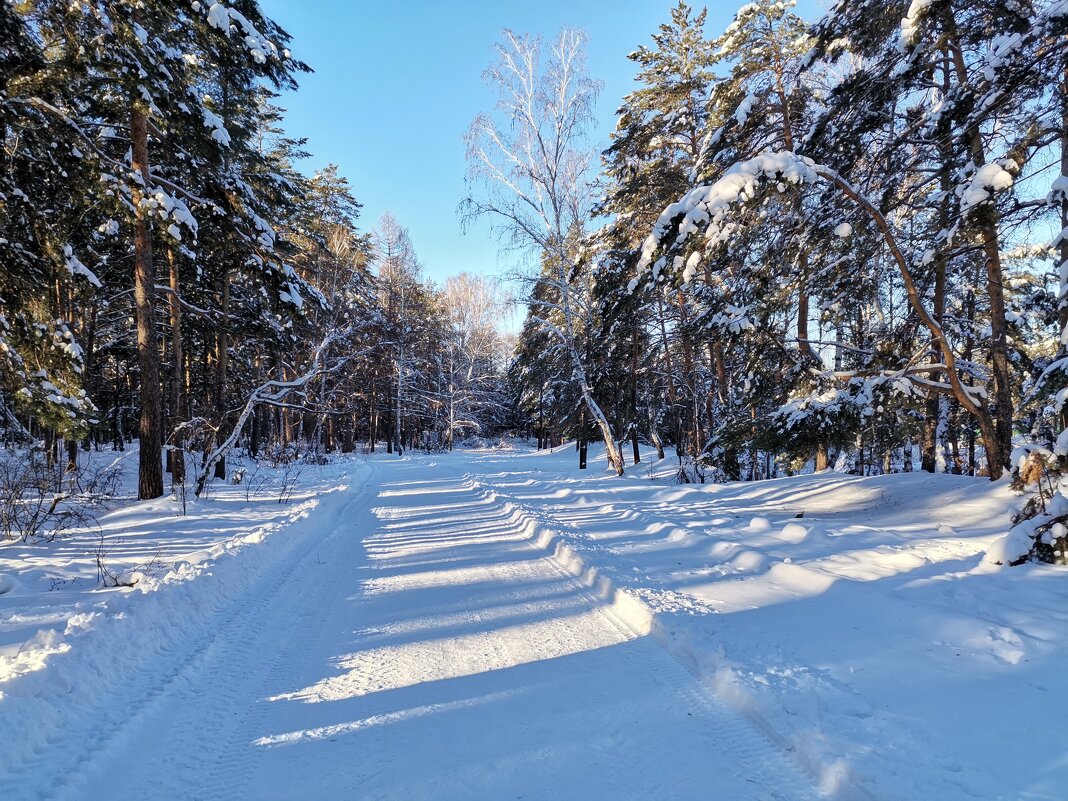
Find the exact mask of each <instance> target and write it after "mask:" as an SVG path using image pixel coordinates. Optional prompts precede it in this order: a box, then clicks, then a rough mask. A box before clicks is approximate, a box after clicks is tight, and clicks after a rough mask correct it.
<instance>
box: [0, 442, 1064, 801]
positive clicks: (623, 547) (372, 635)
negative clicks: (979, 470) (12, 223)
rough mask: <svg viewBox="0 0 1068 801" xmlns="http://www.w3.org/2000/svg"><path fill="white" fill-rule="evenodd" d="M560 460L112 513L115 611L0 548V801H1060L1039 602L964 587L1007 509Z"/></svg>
mask: <svg viewBox="0 0 1068 801" xmlns="http://www.w3.org/2000/svg"><path fill="white" fill-rule="evenodd" d="M575 461H576V460H575V454H574V451H573V450H570V449H567V448H564V449H559V450H558V451H557V452H555V453H541V454H534V453H530V452H529V451H525V450H482V451H470V452H457V453H453V454H449V455H442V456H422V455H415V456H412V457H410V458H408V457H406V458H404V459H403V460H398V459H396V458H395V457H388V456H384V455H380V456H376V457H374V458H373V459H370V460H366V459H363V460H361V459H354V460H351V461H345V462H339V463H338V464H335V465H330V466H327V467H324V468H319V469H314V470H308V471H307V472H305V474H304V475H302V476H301V478H300V487H299V489H298V490H297V491H296V493H295V496H294V499H293V501H292V502H291V503H290V504H279V503H277V502H276V498H275V497H274V496H273V495H271V494H269V493H267V492H264V493H262V494H261V497H258V498H257V497H252V498H249V499H246V497H245V494H244V490H243V489H242V488H240V487H230V486H227V487H225V488H223V487H219V488H218V489H217V490H216V492H215V495H214V497H213V498H212V499H211V500H209V501H206V502H200V503H197V504H193V505H191V506H190V507H189V510H188V514H187V515H186V516H184V517H177V516H175V511H176V510H175V504H174V502H173V501H170V500H167V501H159V502H154V503H151V504H138V505H134V506H131V507H128V508H126V509H123V510H121V511H116V512H113V513H112V514H111V515H108V516H106V517H105V518H103V519H102V520H101V524H102V526H103V528H104V529H105V531H106V532H107V537H108V538H111V539H113V540H114V542H113V544H112V547H111V548H110V550H109V551H108V553H109V559H111V560H112V561H114V562H116V563H117V564H119V565H120V567H121V568H123V569H125V570H127V571H130V572H132V571H133V570H135V569H136V568H138V567H142V568H143V567H144V566H145V564H146V562H150V563H154V567H153V568H152V569H150V570H149V571H148V572H149V573H151V574H152V575H149V576H148V577H147V578H145V579H143V580H142V581H141V582H140V583H139V584H138V585H137V586H136V587H134V588H133V589H102V588H100V587H99V585H98V584H97V583H96V582H95V578H94V577H95V559H94V557H93V555H92V554H93V549H94V548H95V547H96V545H97V543H94V542H91V541H83V542H80V543H79V542H78V541H74V540H67V541H64V542H63V543H54V544H52V545H47V546H46V545H42V546H35V547H33V548H29V547H27V546H22V545H15V546H11V545H8V546H3V547H2V548H0V575H2V576H4V577H5V578H2V579H0V584H3V585H5V586H7V587H8V588H9V591H8V592H6V593H4V594H0V693H2V695H0V742H3V743H4V747H3V748H2V749H0V797H2V798H4V799H7V798H12V799H38V798H49V799H83V798H95V797H99V796H102V795H113V794H116V793H121V794H122V795H131V794H136V795H141V796H145V797H150V798H160V799H185V798H188V799H197V800H198V801H206V799H225V798H231V797H233V798H247V799H305V798H306V799H321V798H338V799H357V798H358V799H399V798H405V799H408V798H428V799H430V798H433V799H460V798H471V799H504V798H529V799H550V798H551V799H668V798H677V799H699V798H700V799H705V798H722V799H784V800H785V799H803V798H816V797H820V796H821V795H822V796H827V797H831V798H862V799H887V800H889V799H921V798H922V799H926V798H931V799H935V798H937V799H950V801H952V800H953V799H965V798H968V799H972V798H988V799H996V798H1004V799H1018V798H1027V799H1054V798H1057V799H1061V798H1064V792H1063V788H1064V786H1065V784H1066V780H1068V744H1066V743H1065V741H1064V738H1063V721H1064V720H1065V718H1066V713H1068V700H1066V699H1065V696H1064V694H1063V691H1062V690H1061V689H1060V688H1059V682H1058V678H1059V674H1060V672H1062V671H1063V666H1064V664H1065V663H1066V662H1065V660H1066V658H1068V603H1066V601H1068V582H1066V581H1065V579H1068V575H1066V574H1065V571H1063V570H1058V569H1056V568H1041V567H1037V566H1025V567H1021V568H1011V569H1010V568H995V567H991V566H988V565H985V564H983V563H982V561H981V556H982V553H983V551H984V550H985V548H986V547H987V546H988V545H989V543H990V541H991V540H992V539H993V538H994V537H995V536H996V535H997V534H999V533H1002V532H1003V531H1004V528H1005V521H1006V519H1007V517H1006V511H1005V510H1006V508H1007V507H1008V506H1009V505H1010V504H1012V503H1013V502H1014V500H1015V499H1013V498H1012V496H1011V494H1010V493H1009V492H1008V491H1007V489H1005V487H1004V485H991V484H990V483H989V482H985V481H977V480H970V479H962V478H956V477H949V476H940V477H932V476H927V475H918V474H917V475H899V476H888V477H881V478H867V479H860V478H853V477H847V476H843V475H839V474H834V473H826V474H822V475H818V476H809V477H800V478H793V479H782V480H778V481H770V482H762V483H758V484H748V485H747V484H736V485H728V486H699V487H698V486H686V487H680V486H678V485H675V484H673V483H671V481H670V479H669V478H668V475H667V474H668V473H669V472H670V470H669V469H664V468H661V469H659V471H658V470H657V469H650V462H649V459H648V456H647V457H646V461H645V462H643V464H642V465H639V466H638V467H636V468H632V469H630V471H629V473H628V475H627V476H625V477H624V478H623V479H616V478H614V477H611V476H609V475H608V474H607V473H605V472H604V471H603V470H601V469H600V468H601V463H600V462H597V463H594V464H593V467H592V469H591V470H589V471H586V472H585V473H579V472H578V471H577V470H575V469H574V462H575ZM668 468H669V466H668ZM271 480H274V481H277V480H278V479H277V477H274V478H272V479H271ZM801 513H803V516H802V517H798V516H797V515H799V514H801ZM146 554H147V555H149V556H151V557H154V558H153V559H149V558H148V557H147V556H146ZM161 566H163V567H167V568H168V569H167V571H166V572H164V571H163V570H162V567H161ZM71 579H78V580H77V581H71ZM57 581H59V582H61V583H59V584H58V585H57V584H56V582H57ZM53 587H54V589H53ZM0 591H2V590H0Z"/></svg>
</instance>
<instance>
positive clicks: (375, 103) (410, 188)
mask: <svg viewBox="0 0 1068 801" xmlns="http://www.w3.org/2000/svg"><path fill="white" fill-rule="evenodd" d="M673 5H674V2H671V0H655V1H654V2H650V0H623V2H619V1H618V0H582V2H578V3H576V2H570V1H569V0H545V2H539V3H529V2H516V1H515V0H510V1H509V2H500V3H484V2H479V0H458V1H457V2H448V3H440V2H427V1H426V0H419V1H418V2H415V3H403V4H401V3H397V4H393V3H384V4H377V3H376V4H372V3H347V2H337V0H299V2H298V1H297V0H264V2H263V9H264V11H265V12H266V13H267V14H268V15H270V16H271V17H272V18H273V19H275V20H276V21H277V22H278V23H279V24H280V25H281V26H282V27H283V28H285V29H286V30H287V31H289V33H291V34H292V35H293V52H294V53H295V54H296V55H297V57H299V58H301V59H302V60H304V61H306V62H307V63H308V64H309V65H310V66H311V67H312V68H313V69H314V70H315V72H314V73H313V74H311V75H307V76H302V77H301V86H300V89H299V90H298V91H297V92H295V93H293V92H291V93H287V94H286V95H285V96H284V97H283V99H282V104H283V105H284V106H285V107H286V108H287V109H288V116H287V121H286V125H287V127H288V130H289V131H290V133H291V134H292V135H294V136H301V137H307V138H308V150H309V151H310V152H311V153H312V154H313V156H312V159H313V165H314V166H315V167H318V166H321V165H324V164H327V163H330V162H333V163H336V164H338V165H339V167H340V170H341V173H342V174H343V175H345V176H346V177H347V178H348V179H349V180H350V181H351V182H352V185H353V187H354V190H355V193H356V196H357V198H358V199H359V200H360V202H361V203H363V204H364V210H363V226H364V227H365V228H366V227H370V226H371V225H373V224H374V222H375V221H376V220H377V219H378V217H379V216H380V215H381V213H382V212H383V211H386V210H390V211H392V212H393V213H394V214H395V215H396V217H397V219H398V220H400V221H401V222H402V223H403V224H404V225H405V226H407V227H408V228H409V229H410V231H411V235H412V239H413V244H414V246H415V250H416V252H417V253H418V254H419V257H420V259H421V260H422V261H423V263H424V264H425V266H426V268H427V274H428V275H429V276H430V277H431V278H433V279H435V280H436V281H438V282H441V281H443V280H444V279H445V278H446V277H447V276H449V275H453V274H456V273H458V272H461V271H464V270H466V271H469V272H470V271H473V272H481V273H497V272H499V271H501V270H502V269H504V268H507V267H509V266H511V265H512V264H513V263H514V262H515V260H516V259H517V258H518V256H515V255H512V254H508V253H503V254H501V255H500V256H499V255H498V243H497V242H496V239H495V238H494V236H493V235H492V234H491V233H490V231H489V227H488V225H486V224H485V223H478V224H476V225H475V226H474V227H472V228H471V229H470V230H469V231H468V232H467V233H466V234H464V233H462V232H461V226H460V220H459V216H458V215H457V211H456V209H457V205H458V204H459V202H460V200H461V199H462V198H463V197H464V195H465V188H464V175H465V172H466V164H465V161H464V133H465V132H466V130H467V127H468V125H470V123H471V120H472V119H473V118H474V117H475V115H476V114H478V112H479V111H483V110H486V111H488V110H490V109H491V107H492V105H493V103H494V96H493V94H492V92H491V91H490V89H489V88H488V87H487V86H486V85H485V83H484V82H483V80H482V73H483V71H484V70H485V69H486V67H487V66H488V65H489V64H490V62H491V61H492V58H493V45H494V43H495V42H497V41H498V39H499V37H500V32H501V30H502V29H503V28H511V29H512V30H515V31H517V32H521V33H533V34H541V35H542V36H544V37H546V38H548V39H551V38H552V36H553V35H554V34H555V33H556V32H557V31H558V30H559V28H561V27H562V26H565V25H567V26H574V27H580V28H583V29H585V30H586V31H587V32H588V34H589V37H590V38H589V52H588V59H589V71H590V74H591V75H592V76H593V77H594V78H596V79H598V80H600V81H603V82H604V90H603V92H602V93H601V96H600V99H599V102H598V105H597V111H596V113H597V128H596V131H595V137H596V139H595V141H594V142H593V143H592V144H593V145H594V146H595V147H597V148H598V149H603V147H606V146H607V143H608V135H609V133H610V132H611V131H612V129H613V127H614V126H615V111H616V108H617V107H618V106H619V104H620V102H621V100H622V98H623V96H624V95H625V94H626V93H627V92H629V91H631V90H632V89H633V88H634V87H635V84H634V81H633V76H634V73H635V71H636V67H635V65H634V64H633V63H632V62H631V61H629V60H628V59H627V54H628V53H630V52H632V51H633V50H634V49H635V48H637V47H638V46H639V45H641V44H648V43H649V42H650V37H651V36H652V34H653V33H654V32H655V31H656V30H657V28H658V26H659V25H660V24H661V23H663V22H667V21H668V20H669V19H670V12H671V8H672V7H673ZM696 5H697V6H698V7H700V5H701V4H699V3H698V4H696ZM736 5H740V3H737V4H732V3H726V4H722V3H721V4H711V5H710V8H709V13H708V22H707V26H708V30H709V32H710V35H715V33H716V32H718V31H721V30H723V28H725V27H726V26H727V25H729V24H730V21H731V19H732V18H733V15H734V11H735V7H736ZM798 13H800V14H802V15H803V16H805V17H806V18H812V17H814V16H816V15H817V14H818V13H819V10H818V8H817V7H816V4H815V3H814V2H812V1H811V0H803V2H801V3H799V5H798Z"/></svg>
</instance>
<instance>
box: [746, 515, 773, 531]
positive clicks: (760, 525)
mask: <svg viewBox="0 0 1068 801" xmlns="http://www.w3.org/2000/svg"><path fill="white" fill-rule="evenodd" d="M770 529H771V521H770V520H768V519H767V518H766V517H754V518H753V519H752V520H750V521H749V528H748V531H768V530H770Z"/></svg>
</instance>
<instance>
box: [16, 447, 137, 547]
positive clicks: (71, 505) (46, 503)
mask: <svg viewBox="0 0 1068 801" xmlns="http://www.w3.org/2000/svg"><path fill="white" fill-rule="evenodd" d="M117 481H118V473H117V471H115V470H114V469H113V468H102V469H99V470H88V469H84V470H80V471H78V472H75V473H66V474H63V473H61V472H60V471H59V470H58V469H56V468H55V467H54V466H52V467H50V466H48V465H47V464H46V463H45V462H44V461H43V460H42V459H40V458H36V457H35V456H33V455H32V454H31V455H30V456H29V457H28V458H23V456H19V457H16V458H3V459H0V539H4V540H22V541H23V542H31V541H35V540H46V541H48V542H51V541H52V540H54V539H55V538H56V537H63V536H65V535H67V534H70V533H71V532H72V531H74V530H75V529H78V528H84V527H87V526H92V525H94V524H95V523H96V518H95V517H94V515H93V514H92V509H93V508H94V507H99V506H101V505H103V504H104V503H106V502H107V501H108V500H110V499H111V498H112V497H113V495H114V493H115V488H116V486H117Z"/></svg>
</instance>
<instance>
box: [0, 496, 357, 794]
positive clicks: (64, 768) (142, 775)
mask: <svg viewBox="0 0 1068 801" xmlns="http://www.w3.org/2000/svg"><path fill="white" fill-rule="evenodd" d="M369 479H370V477H369V476H368V475H364V476H363V477H362V481H363V484H362V487H361V489H360V490H358V491H357V492H351V491H350V492H348V493H347V494H349V495H350V497H349V498H348V500H346V501H345V502H343V508H344V509H347V508H349V507H351V506H352V505H353V504H354V503H356V501H357V499H358V498H361V497H362V496H363V495H364V494H365V493H366V491H367V488H368V487H369V486H370V480H369ZM313 514H314V512H313ZM340 516H341V517H343V515H340ZM344 528H345V525H344V523H342V524H340V525H338V526H337V527H335V528H334V529H332V530H331V531H330V532H328V534H327V535H326V537H325V538H324V540H322V541H321V542H322V543H325V542H326V541H328V540H331V539H333V538H334V537H336V536H337V534H338V533H339V532H340V531H342V530H343V529H344ZM279 534H280V536H283V537H284V536H285V532H284V531H283V532H279ZM311 542H312V537H309V536H304V537H298V538H294V541H292V542H290V543H287V547H285V548H284V549H279V550H281V551H282V552H281V553H278V554H275V555H274V559H273V561H272V562H270V566H269V568H268V571H267V572H266V573H265V574H264V575H262V576H261V577H259V578H257V579H255V580H254V581H253V582H252V583H251V585H250V586H248V587H246V588H244V590H243V591H241V592H239V593H237V594H236V595H235V596H233V597H231V598H229V599H227V601H226V602H225V603H224V604H221V605H220V604H213V605H212V607H211V616H210V620H209V619H206V621H205V625H204V627H203V629H202V634H201V635H200V636H199V637H196V638H195V639H193V640H192V641H191V642H188V643H184V644H182V645H175V646H172V647H169V648H168V647H164V648H161V649H160V650H159V651H158V652H157V653H156V654H155V655H153V657H150V663H149V664H147V665H140V666H139V668H140V669H142V670H143V669H144V668H145V667H148V668H149V669H150V670H151V669H152V668H155V667H157V666H159V667H160V669H158V670H157V671H156V672H155V673H151V674H150V676H149V677H148V678H147V680H142V681H138V682H131V683H129V684H127V685H125V686H124V687H120V688H116V689H117V691H116V692H115V693H114V694H112V695H110V696H109V697H108V698H105V699H100V701H99V702H98V703H97V705H96V707H97V708H96V710H95V713H96V714H93V715H83V716H82V717H83V718H84V719H86V720H87V721H88V723H87V725H85V726H80V727H77V728H76V729H74V730H73V731H71V730H68V731H65V732H64V733H63V736H62V737H61V738H57V740H56V741H54V742H51V743H50V747H49V748H48V749H46V750H44V751H43V752H41V753H40V754H38V756H37V758H36V759H34V760H31V761H28V762H27V763H26V764H24V765H23V766H21V768H20V769H17V770H15V771H12V778H13V781H12V783H11V786H12V788H13V789H12V791H11V792H12V793H13V795H11V796H8V795H7V794H6V792H5V796H4V797H5V800H6V799H7V798H13V799H16V800H17V801H21V800H22V799H27V800H28V801H29V800H30V799H48V800H49V801H64V800H65V799H73V800H74V801H77V800H78V799H83V798H86V797H91V796H92V795H93V794H94V793H95V792H96V791H95V787H100V786H103V787H107V786H110V784H111V783H112V782H113V781H114V777H115V776H116V775H122V774H125V775H124V776H123V782H124V783H125V782H127V781H129V782H131V784H132V786H138V785H137V782H138V781H141V782H143V785H142V786H145V787H149V788H151V789H152V796H153V797H159V798H166V799H178V798H183V797H189V798H194V799H196V801H202V799H203V798H204V796H190V795H188V792H189V789H190V788H189V785H188V780H189V778H190V776H191V775H192V772H193V771H196V770H197V769H198V768H200V767H202V766H203V759H204V757H205V755H206V754H210V753H212V752H213V751H214V750H215V747H216V745H215V741H214V738H215V737H218V736H221V734H222V732H224V731H225V730H226V729H227V725H228V724H227V722H226V721H225V720H224V719H223V717H222V716H221V715H220V714H218V712H219V711H220V708H216V709H215V714H213V713H212V711H211V710H208V709H206V708H205V706H204V704H203V703H202V701H203V698H204V695H206V696H208V697H209V698H211V700H212V701H214V702H221V708H225V709H233V707H234V704H235V703H236V702H237V700H238V696H239V694H240V688H241V685H240V684H238V683H236V682H227V681H222V680H221V679H224V678H226V673H227V667H228V659H229V657H231V656H232V655H233V654H234V653H235V652H240V647H241V646H242V645H243V646H244V647H245V648H248V647H249V646H250V645H251V644H252V643H254V642H256V641H257V640H258V639H262V636H258V635H262V632H263V631H264V630H266V629H267V628H268V627H269V626H270V625H271V624H272V623H273V621H272V620H271V619H270V618H269V617H267V616H265V615H264V614H263V608H262V605H257V604H251V603H249V601H250V599H253V598H257V599H260V600H262V601H266V602H270V601H273V600H274V599H276V598H278V597H279V594H280V593H281V592H282V590H283V588H285V587H286V586H287V585H288V584H290V583H291V582H292V581H293V580H294V578H295V577H296V576H297V574H298V572H299V571H301V570H302V569H303V568H305V567H306V566H307V564H308V562H309V561H310V560H311V558H312V552H311V550H310V549H305V551H304V553H303V554H301V555H299V556H297V558H291V557H293V555H294V553H293V552H294V551H296V550H298V549H299V548H302V547H305V546H308V545H310V544H311ZM237 558H241V557H240V556H238V557H237ZM220 615H222V616H224V617H223V620H222V621H221V622H219V623H215V622H214V621H215V619H216V618H217V617H218V616H220ZM205 687H206V688H207V693H205V694H204V695H201V691H202V690H203V689H204V688H205ZM213 694H214V697H212V695H213ZM198 695H201V698H200V702H198V701H197V700H196V697H197V696H198ZM168 705H175V706H177V707H178V710H179V715H180V716H184V717H185V718H187V719H189V720H194V719H195V721H196V723H197V725H196V727H194V728H193V729H192V731H195V732H199V745H198V744H197V743H181V744H179V743H176V742H174V741H172V740H163V738H161V737H160V736H159V734H160V732H161V731H167V730H177V729H176V727H174V726H173V721H171V720H169V719H161V717H162V713H163V712H165V711H166V710H167V707H168ZM183 722H184V721H183ZM152 724H154V725H155V729H152V728H149V727H150V725H152ZM179 731H180V730H179ZM186 731H189V729H186ZM140 734H145V735H146V736H147V737H148V738H149V741H151V740H156V741H157V743H156V745H157V747H158V748H159V749H162V750H163V754H162V755H161V759H160V764H155V765H150V764H147V763H142V764H134V765H131V764H129V762H128V761H127V762H124V759H123V757H124V755H125V754H126V752H127V751H128V750H129V749H131V747H136V746H138V745H139V743H138V742H137V737H138V735H140ZM181 745H184V746H186V747H185V748H183V747H180V746H181ZM130 768H133V770H132V771H131V770H130ZM42 774H43V775H50V776H52V777H53V778H52V782H51V783H50V784H49V785H48V786H47V787H45V788H43V789H42V790H40V791H37V790H36V789H34V788H33V787H32V785H33V783H34V782H26V783H25V784H23V783H22V782H19V777H25V778H34V777H37V776H40V775H42ZM20 785H23V786H20Z"/></svg>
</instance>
